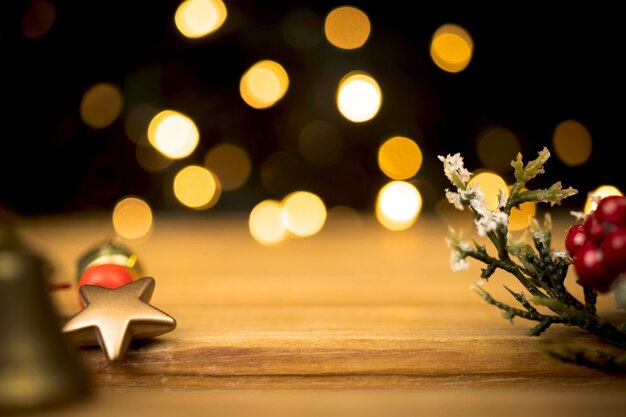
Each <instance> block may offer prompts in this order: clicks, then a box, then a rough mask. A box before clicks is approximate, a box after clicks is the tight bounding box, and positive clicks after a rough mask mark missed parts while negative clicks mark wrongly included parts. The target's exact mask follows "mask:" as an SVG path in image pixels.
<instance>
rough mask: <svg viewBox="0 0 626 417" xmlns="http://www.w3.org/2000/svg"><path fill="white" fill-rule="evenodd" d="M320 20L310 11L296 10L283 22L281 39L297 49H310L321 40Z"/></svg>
mask: <svg viewBox="0 0 626 417" xmlns="http://www.w3.org/2000/svg"><path fill="white" fill-rule="evenodd" d="M321 27H322V18H321V17H320V16H319V15H318V14H317V13H315V12H314V11H312V10H308V9H296V10H293V11H291V12H289V14H288V15H287V16H285V19H284V20H283V25H282V29H283V37H284V38H285V41H287V43H288V44H289V45H290V46H292V47H294V48H297V49H311V48H313V47H315V46H317V45H318V44H319V43H320V41H321V40H322V32H321V30H320V29H321Z"/></svg>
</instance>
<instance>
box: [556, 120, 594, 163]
mask: <svg viewBox="0 0 626 417" xmlns="http://www.w3.org/2000/svg"><path fill="white" fill-rule="evenodd" d="M552 145H553V146H554V153H555V154H556V156H557V158H559V159H560V160H561V161H562V162H563V163H564V164H566V165H569V166H577V165H582V164H584V163H585V162H587V160H588V159H589V157H590V156H591V134H590V133H589V131H588V130H587V128H586V127H585V126H583V125H582V124H581V123H580V122H578V121H576V120H565V121H564V122H561V123H559V125H558V126H557V127H556V129H554V134H553V135H552Z"/></svg>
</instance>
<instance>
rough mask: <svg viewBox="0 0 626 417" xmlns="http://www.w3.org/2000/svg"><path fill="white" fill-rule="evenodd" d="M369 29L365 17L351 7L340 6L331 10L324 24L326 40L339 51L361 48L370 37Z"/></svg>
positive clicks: (368, 22) (367, 20)
mask: <svg viewBox="0 0 626 417" xmlns="http://www.w3.org/2000/svg"><path fill="white" fill-rule="evenodd" d="M370 29H371V27H370V20H369V19H368V17H367V15H366V14H365V13H364V12H363V11H362V10H360V9H357V8H356V7H352V6H341V7H337V8H336V9H333V10H331V12H330V13H328V15H327V16H326V22H325V23H324V33H325V34H326V39H328V41H329V42H330V43H332V44H333V45H335V46H336V47H337V48H341V49H356V48H359V47H361V46H363V44H365V42H366V41H367V38H368V37H369V35H370Z"/></svg>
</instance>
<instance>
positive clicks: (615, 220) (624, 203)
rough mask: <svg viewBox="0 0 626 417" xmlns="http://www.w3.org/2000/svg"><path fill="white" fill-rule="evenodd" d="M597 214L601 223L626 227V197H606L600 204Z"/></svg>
mask: <svg viewBox="0 0 626 417" xmlns="http://www.w3.org/2000/svg"><path fill="white" fill-rule="evenodd" d="M595 214H596V216H597V218H598V220H600V221H601V222H606V223H610V224H613V225H615V226H626V197H624V196H621V195H619V196H618V195H612V196H608V197H604V198H603V199H602V200H600V202H599V203H598V207H597V208H596V210H595Z"/></svg>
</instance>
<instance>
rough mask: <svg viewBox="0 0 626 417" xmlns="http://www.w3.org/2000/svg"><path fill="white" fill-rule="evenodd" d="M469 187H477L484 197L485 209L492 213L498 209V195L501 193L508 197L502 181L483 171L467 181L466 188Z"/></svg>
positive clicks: (496, 176)
mask: <svg viewBox="0 0 626 417" xmlns="http://www.w3.org/2000/svg"><path fill="white" fill-rule="evenodd" d="M470 185H478V187H480V189H481V190H482V191H483V194H484V195H485V200H486V201H487V208H488V209H489V210H492V211H493V210H496V209H497V208H498V205H499V200H498V194H499V192H500V191H502V192H503V193H504V195H505V196H508V195H509V188H508V187H507V185H506V182H505V181H504V179H503V178H502V177H501V176H499V175H498V174H496V173H493V172H488V171H483V172H480V173H478V174H476V175H474V176H473V177H472V178H471V179H470V180H469V183H468V186H470Z"/></svg>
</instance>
